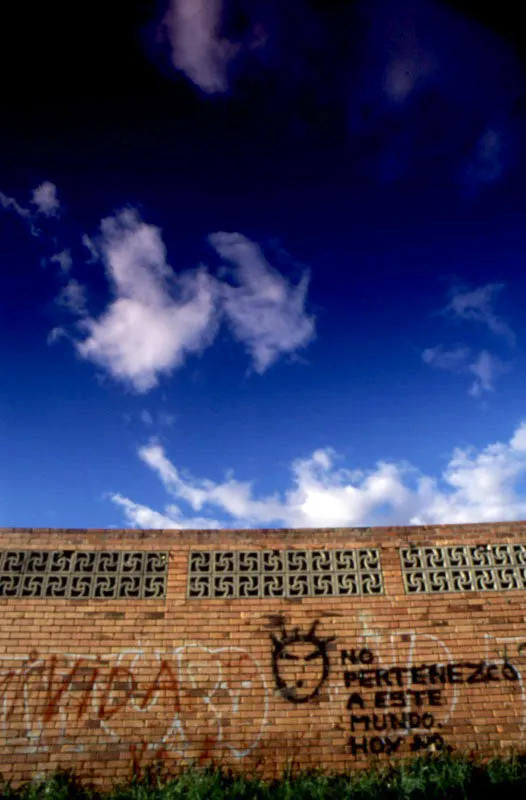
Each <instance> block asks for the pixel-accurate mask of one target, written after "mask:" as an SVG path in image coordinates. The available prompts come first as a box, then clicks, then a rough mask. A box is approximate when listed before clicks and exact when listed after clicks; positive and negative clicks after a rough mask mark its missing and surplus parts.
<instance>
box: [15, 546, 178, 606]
mask: <svg viewBox="0 0 526 800" xmlns="http://www.w3.org/2000/svg"><path fill="white" fill-rule="evenodd" d="M167 573H168V553H165V552H158V551H156V552H151V551H150V552H148V551H125V550H113V551H105V550H93V551H89V550H79V551H74V550H3V551H0V598H6V599H7V598H15V599H16V598H18V599H24V598H26V599H32V598H43V599H44V598H64V599H68V600H118V599H126V598H134V599H136V600H159V599H163V598H165V597H166V580H167Z"/></svg>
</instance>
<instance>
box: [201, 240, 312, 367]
mask: <svg viewBox="0 0 526 800" xmlns="http://www.w3.org/2000/svg"><path fill="white" fill-rule="evenodd" d="M209 241H210V243H211V245H212V246H213V247H214V248H215V250H216V251H217V253H218V254H219V255H220V256H221V257H222V258H223V259H224V260H225V261H227V262H230V263H231V264H232V265H233V266H234V268H235V269H234V276H235V279H236V281H237V283H238V284H239V285H238V286H237V287H233V286H229V285H227V284H223V285H222V296H223V310H224V313H225V314H226V317H227V319H228V321H229V324H230V327H231V329H232V332H233V334H234V336H235V337H236V338H237V339H238V340H239V341H240V342H242V343H243V344H244V345H245V347H246V349H247V350H248V352H249V353H250V354H251V356H252V359H253V362H254V369H255V370H256V372H258V373H263V372H264V371H265V370H266V369H268V367H269V366H271V364H273V363H274V362H275V361H276V360H277V359H278V358H279V357H280V356H281V355H283V354H285V353H293V352H295V351H296V350H298V349H299V348H301V347H305V346H306V345H307V344H309V343H310V342H311V341H312V339H313V338H314V335H315V332H314V331H315V318H314V317H313V316H309V315H307V313H306V311H305V302H306V296H307V289H308V284H309V276H308V273H304V274H303V276H302V278H301V280H300V282H299V283H298V285H297V286H291V285H290V284H289V282H288V281H287V280H286V278H284V277H283V275H281V274H280V273H279V272H277V271H276V270H275V269H273V268H272V267H271V266H270V264H269V263H268V262H267V261H266V259H265V258H264V256H263V253H262V252H261V250H260V248H259V247H258V246H257V245H256V244H254V243H253V242H251V241H250V240H249V239H247V238H246V237H245V236H242V235H241V234H239V233H224V232H218V233H214V234H212V235H211V236H210V237H209Z"/></svg>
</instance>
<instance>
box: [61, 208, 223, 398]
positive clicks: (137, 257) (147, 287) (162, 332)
mask: <svg viewBox="0 0 526 800" xmlns="http://www.w3.org/2000/svg"><path fill="white" fill-rule="evenodd" d="M101 231H102V234H101V237H100V239H99V241H98V247H99V250H100V253H101V257H102V259H103V261H104V265H105V267H106V273H107V276H108V280H109V281H110V284H111V286H112V290H113V294H114V300H113V301H111V302H110V304H109V305H108V307H107V308H106V310H105V311H104V313H103V314H102V315H101V316H100V317H99V318H97V319H95V318H93V317H88V318H86V319H84V320H82V321H81V323H80V328H81V330H82V331H83V332H84V333H85V334H86V336H85V338H84V339H82V340H80V341H77V343H76V347H77V351H78V353H79V354H80V355H81V356H82V357H83V358H86V359H88V360H90V361H93V362H95V363H96V364H97V365H99V366H100V367H102V368H103V369H105V370H106V371H107V372H108V373H109V374H110V375H111V376H112V377H114V378H116V379H118V380H121V381H124V382H126V383H128V384H129V385H130V386H131V387H133V388H134V389H135V390H137V391H138V392H146V391H148V390H150V389H152V388H153V387H154V386H156V385H157V383H158V381H159V377H160V375H163V374H168V373H170V372H171V371H172V370H173V369H175V368H176V367H178V366H181V364H182V363H183V362H184V359H185V357H186V356H187V355H188V354H190V353H199V352H201V351H202V350H203V349H204V348H205V347H207V346H208V345H209V344H210V343H211V342H212V340H213V338H214V336H215V333H216V330H217V325H218V319H217V310H216V295H217V286H216V283H215V281H214V279H213V278H212V277H211V276H210V275H209V274H208V273H207V272H206V270H204V269H197V270H192V271H189V272H186V273H183V274H181V275H176V274H175V273H174V272H173V270H172V269H171V267H170V266H169V265H168V264H167V262H166V250H165V247H164V244H163V241H162V238H161V234H160V231H159V229H158V228H156V227H154V226H153V225H147V224H145V223H144V222H142V221H141V219H140V218H139V217H138V215H137V214H136V213H135V212H134V211H131V210H126V211H122V212H120V213H119V214H117V215H116V216H115V217H109V218H107V219H105V220H103V221H102V224H101ZM175 295H177V299H175V298H174V296H175Z"/></svg>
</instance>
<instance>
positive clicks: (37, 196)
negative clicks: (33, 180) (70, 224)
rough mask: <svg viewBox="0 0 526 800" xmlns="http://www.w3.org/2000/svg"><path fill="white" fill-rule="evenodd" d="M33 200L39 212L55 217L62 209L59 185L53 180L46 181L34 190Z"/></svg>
mask: <svg viewBox="0 0 526 800" xmlns="http://www.w3.org/2000/svg"><path fill="white" fill-rule="evenodd" d="M31 202H32V204H33V205H34V206H36V207H37V211H38V213H39V214H44V216H46V217H54V216H56V215H57V214H58V213H59V211H60V202H59V199H58V197H57V187H56V186H55V184H54V183H51V181H44V182H43V183H41V184H40V186H37V188H36V189H35V190H34V191H33V195H32V198H31Z"/></svg>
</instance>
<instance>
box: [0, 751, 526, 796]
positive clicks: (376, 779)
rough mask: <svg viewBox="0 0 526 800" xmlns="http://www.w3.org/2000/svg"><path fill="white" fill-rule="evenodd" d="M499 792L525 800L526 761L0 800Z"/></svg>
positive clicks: (215, 777) (425, 764) (75, 783)
mask: <svg viewBox="0 0 526 800" xmlns="http://www.w3.org/2000/svg"><path fill="white" fill-rule="evenodd" d="M499 793H502V795H503V796H504V794H505V797H506V800H519V798H521V800H523V798H524V797H525V796H526V757H517V758H510V759H493V760H491V761H489V762H486V763H481V762H477V761H475V760H474V759H471V758H467V757H461V756H449V755H448V756H442V755H441V756H430V757H425V758H415V759H412V760H410V761H407V762H402V763H400V764H398V765H397V766H392V767H389V768H383V769H379V768H371V769H369V770H367V771H355V772H350V773H349V774H347V775H342V774H328V773H323V772H321V771H320V772H308V773H302V774H299V775H297V776H287V775H285V776H284V777H283V778H282V779H281V780H276V781H264V780H261V779H259V778H254V777H249V776H245V775H242V774H234V773H231V772H226V771H221V770H216V769H206V770H195V769H194V770H188V771H186V772H184V773H182V774H180V775H179V776H177V777H172V778H169V777H168V776H166V777H160V775H159V773H156V772H154V771H150V772H147V773H146V774H145V775H143V776H142V777H141V778H140V779H139V778H135V779H134V780H132V781H130V782H129V783H128V784H126V785H124V784H123V785H118V786H115V787H114V788H113V789H111V790H108V791H107V792H98V791H96V790H95V789H94V788H93V787H90V786H88V785H84V784H82V783H81V782H80V781H79V780H78V779H77V778H76V777H75V775H74V774H73V773H72V772H57V773H56V774H55V775H54V776H52V777H50V778H49V779H47V780H45V781H41V782H32V783H27V784H24V785H23V786H21V787H19V788H16V789H15V788H13V787H12V786H11V785H10V783H9V782H5V781H3V780H1V779H0V800H178V798H184V799H185V800H223V798H232V800H234V799H235V800H347V798H349V800H350V799H351V798H352V800H383V799H384V798H385V800H395V799H396V800H398V799H400V800H402V799H404V800H406V799H407V800H432V799H433V800H441V799H442V798H444V800H445V798H447V800H471V798H473V800H475V798H477V800H483V798H485V797H497V796H498V794H499Z"/></svg>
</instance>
